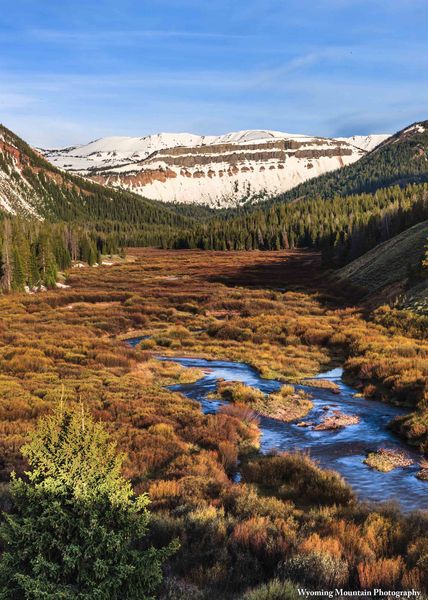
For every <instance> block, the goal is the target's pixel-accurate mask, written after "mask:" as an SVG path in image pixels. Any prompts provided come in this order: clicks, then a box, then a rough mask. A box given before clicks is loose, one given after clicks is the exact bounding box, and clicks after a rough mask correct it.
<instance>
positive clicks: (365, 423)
mask: <svg viewBox="0 0 428 600" xmlns="http://www.w3.org/2000/svg"><path fill="white" fill-rule="evenodd" d="M320 260H321V258H320V255H319V253H317V252H308V251H305V250H294V251H288V252H285V251H282V252H281V251H280V252H229V253H225V252H203V251H198V250H183V251H167V250H155V249H150V248H147V249H144V248H138V249H130V250H128V252H127V257H126V259H125V260H123V261H121V262H120V263H118V264H112V265H106V266H100V267H98V268H93V267H89V266H87V267H84V268H79V269H71V270H69V271H68V272H67V278H66V283H67V285H69V286H70V287H69V288H65V289H56V290H51V291H46V292H44V293H43V294H35V295H32V296H29V295H28V294H15V295H4V296H1V297H0V310H1V313H2V317H3V318H2V323H1V328H0V385H1V388H0V389H1V404H0V430H1V432H2V440H1V478H2V482H3V483H2V503H3V505H4V506H5V505H7V502H8V491H7V489H8V488H7V481H8V478H9V474H10V472H11V470H12V469H16V470H17V471H18V473H21V472H22V470H23V469H24V468H25V463H24V462H23V460H22V457H21V455H20V447H21V445H22V443H23V441H24V439H25V436H26V435H27V433H28V432H29V431H31V430H32V429H33V428H34V426H35V422H36V419H37V417H39V416H41V415H43V414H45V413H49V412H50V411H52V409H53V408H54V407H55V406H56V405H57V404H58V402H60V401H61V402H65V403H67V404H70V405H72V404H73V403H74V402H75V401H76V399H77V400H78V401H79V402H81V403H83V404H84V406H86V407H87V408H88V409H89V410H90V411H91V413H92V414H93V415H94V417H95V418H96V419H99V420H101V421H102V422H103V423H105V425H106V427H107V428H108V430H109V432H110V433H111V435H112V436H113V437H114V439H115V440H116V442H117V444H118V448H119V449H120V450H121V451H125V452H126V456H127V458H126V461H125V465H124V473H125V475H126V476H127V477H129V478H130V480H131V481H132V484H133V487H134V489H135V490H136V492H137V493H143V492H147V493H148V494H149V496H150V499H151V511H152V522H151V526H150V532H149V541H150V542H151V543H153V544H155V546H159V545H160V546H162V545H164V544H165V543H166V542H168V541H170V540H171V539H173V538H177V537H178V538H179V540H180V544H181V547H180V550H179V551H178V553H177V555H176V556H175V557H174V558H173V559H172V561H171V565H170V575H168V576H167V578H166V582H165V586H174V587H175V588H176V587H177V586H181V588H182V589H186V590H187V592H186V593H188V597H189V598H191V597H195V598H196V597H197V593H198V590H199V589H201V588H203V590H204V594H205V595H206V597H209V598H211V597H212V598H214V597H219V594H220V597H222V598H225V599H226V598H238V597H241V596H240V595H242V594H243V593H244V592H245V590H246V589H248V587H252V586H257V585H259V584H260V583H261V582H263V581H265V580H267V579H269V578H271V577H272V576H273V575H274V573H276V572H277V570H278V569H279V568H281V564H282V561H283V560H284V557H286V560H287V561H288V563H289V564H290V565H291V564H296V565H297V564H299V565H300V564H306V562H305V561H307V560H309V559H310V557H311V556H312V557H314V556H317V557H319V555H320V553H321V555H322V556H324V557H327V558H325V559H323V560H325V561H326V564H324V563H322V565H323V566H320V565H318V566H317V567H315V563H314V565H313V567H312V570H311V573H315V572H318V571H317V570H316V569H323V570H321V571H319V573H320V575H319V576H320V577H327V576H328V577H332V578H333V579H332V581H334V582H335V583H337V584H343V585H349V586H352V587H353V588H356V589H359V587H361V586H365V585H366V582H367V581H369V582H372V583H373V585H375V584H376V582H379V581H382V582H383V584H384V585H400V586H404V587H405V586H408V585H412V584H413V582H416V583H415V584H414V585H417V586H419V587H420V588H423V586H426V585H427V583H428V582H426V581H425V577H426V571H425V570H424V568H423V562H422V561H423V558H422V557H421V552H423V550H421V549H422V548H423V544H424V543H425V542H424V540H425V537H424V536H425V534H424V527H425V525H424V523H425V521H424V517H423V515H422V514H420V515H419V516H417V515H413V516H412V515H409V516H407V515H406V514H405V511H406V510H409V509H414V508H418V507H419V508H423V507H424V498H425V494H426V492H425V486H426V485H427V484H426V482H424V481H422V480H421V479H417V478H416V475H417V474H418V471H420V470H422V469H423V464H424V463H423V460H424V459H423V454H422V453H423V451H424V450H425V451H426V449H427V446H426V443H427V441H426V440H427V438H426V428H425V429H424V427H425V423H426V418H427V415H426V408H425V404H424V397H425V396H424V394H425V393H426V384H427V377H428V373H427V370H426V369H427V354H428V346H427V340H426V337H425V336H424V335H422V336H421V335H418V331H419V330H418V324H419V322H418V321H417V319H416V317H415V321H414V322H412V321H411V322H409V315H408V314H406V315H404V316H405V317H406V318H405V319H403V320H402V321H401V320H400V311H396V313H395V319H394V320H393V321H392V320H391V316H392V313H393V312H394V311H391V309H386V308H383V309H378V310H377V311H374V312H368V311H367V309H366V308H365V307H364V306H359V305H355V304H354V303H353V302H352V301H351V299H350V298H347V297H346V294H345V295H342V293H341V291H340V288H337V287H335V284H334V283H333V282H331V281H329V279H328V278H326V277H325V273H324V272H323V270H322V268H321V263H320ZM106 261H107V262H108V259H107V258H106ZM412 328H413V329H412ZM411 331H413V333H410V332H411ZM130 338H134V340H135V341H134V344H133V346H134V347H131V346H130V345H129V344H127V343H126V340H129V339H130ZM160 356H162V357H164V358H166V359H168V360H162V361H161V360H159V357H160ZM183 357H187V358H186V360H183ZM171 361H172V362H171ZM212 361H214V362H212ZM178 363H180V364H178ZM238 363H239V364H238ZM183 365H185V366H183ZM246 365H249V366H246ZM342 366H343V369H344V375H343V381H342V380H341V379H340V378H339V379H335V380H334V381H336V384H337V385H338V386H339V387H340V395H337V394H333V393H332V392H330V391H329V390H328V389H322V388H321V389H317V388H314V387H310V388H309V387H307V386H305V380H306V379H308V378H310V379H313V378H314V376H316V375H317V374H319V373H325V374H326V375H324V378H325V377H329V375H328V372H329V371H331V370H332V369H338V368H339V367H342ZM217 377H223V378H226V379H229V380H239V381H241V382H242V381H245V382H246V383H247V384H248V385H249V386H250V387H249V389H243V390H241V392H240V394H241V395H240V396H239V399H238V400H236V401H232V402H231V403H224V402H221V401H220V402H219V401H218V400H215V399H211V400H210V399H205V398H203V399H202V406H203V409H204V410H201V404H200V400H201V392H202V395H205V392H207V391H212V390H213V389H214V388H215V385H216V384H215V380H216V379H217ZM272 380H275V381H274V382H272ZM206 384H207V386H206ZM290 385H291V386H293V387H295V389H296V390H298V389H299V388H300V387H301V386H303V387H304V388H305V392H308V393H309V394H310V395H311V396H312V398H313V402H314V404H315V413H312V414H311V413H310V412H309V413H308V414H307V415H306V416H304V417H302V418H300V419H299V421H301V420H303V419H304V420H309V419H314V417H316V418H315V420H316V422H319V420H320V418H321V415H320V413H321V412H323V413H324V411H323V410H322V406H325V405H330V406H331V408H330V411H332V410H334V409H335V407H334V406H333V405H338V407H340V410H342V411H345V412H349V413H350V414H359V415H360V417H361V427H362V428H363V429H362V431H364V432H365V435H367V438H364V437H363V435H362V434H361V433H360V434H358V431H359V427H360V425H358V424H356V425H348V426H346V427H344V428H343V429H340V430H337V431H333V432H332V431H315V430H313V429H312V428H311V427H309V428H298V427H296V422H294V423H293V422H292V423H290V424H287V423H281V422H279V421H272V419H268V418H266V417H259V416H258V415H257V410H254V409H253V408H252V405H251V398H252V397H253V395H254V392H253V391H252V390H253V387H254V388H261V389H265V390H266V391H268V390H269V389H270V388H272V387H273V388H275V389H279V388H280V387H281V386H286V387H287V386H290ZM324 385H325V384H324ZM348 386H351V387H353V388H354V389H353V390H352V389H351V388H350V387H348ZM356 392H358V393H357V395H356V396H355V393H356ZM360 394H361V398H359V395H360ZM284 398H286V395H284ZM379 401H381V402H379ZM214 407H215V410H213V408H214ZM336 408H337V407H336ZM330 414H331V413H330ZM401 415H404V416H401ZM394 417H395V418H396V419H395V420H394ZM391 419H392V420H393V423H395V424H394V425H393V428H392V430H390V429H389V427H388V423H389V422H390V420H391ZM397 419H398V420H397ZM284 428H285V429H284ZM285 431H287V432H288V433H287V435H285V434H284V432H285ZM353 431H355V437H354V434H353ZM393 432H396V433H393ZM397 433H399V434H400V436H401V438H400V437H397ZM356 438H359V439H356ZM298 440H301V443H299V441H298ZM310 440H311V441H310ZM323 440H324V442H323ZM327 440H328V441H331V444H328V443H327V446H326V447H325V446H324V444H325V442H327ZM335 441H337V444H336V443H335ZM275 447H276V449H277V450H278V451H280V453H276V452H274V453H270V452H269V450H270V449H271V448H275ZM323 447H325V448H329V449H328V452H331V453H333V454H334V458H333V454H332V456H331V457H330V458H329V459H328V458H327V457H328V455H327V454H326V455H325V456H324V454H323V452H324V450H323ZM383 447H387V448H394V447H395V448H400V449H401V450H402V451H404V452H405V453H406V454H407V455H408V456H409V457H411V459H412V466H411V467H399V466H397V468H395V469H393V470H392V471H391V472H390V473H387V474H385V473H382V472H380V471H376V470H373V469H372V468H371V467H369V466H368V465H366V464H364V463H363V460H364V458H365V455H366V454H367V453H368V452H370V451H376V450H379V449H380V448H383ZM305 449H309V454H306V453H304V452H303V453H302V451H304V450H305ZM298 450H300V452H299V451H298ZM296 451H297V452H296ZM326 451H327V450H326ZM318 463H319V464H318ZM326 467H327V468H331V467H333V468H337V469H338V470H339V471H341V472H342V473H343V474H344V475H345V479H342V477H341V476H340V475H339V474H337V473H336V472H334V471H331V470H326ZM238 473H239V476H238V475H237V474H238ZM400 482H401V483H400ZM349 483H354V484H355V490H354V489H352V488H351V487H350V486H349ZM376 487H379V488H380V487H382V494H381V495H380V497H376V493H375V490H376ZM370 490H371V491H370ZM393 497H394V498H395V499H396V500H398V503H399V505H400V504H401V507H400V506H399V505H391V504H382V503H379V500H382V499H389V498H393ZM364 500H368V501H369V502H368V503H367V502H364ZM373 501H374V502H373ZM400 508H401V509H404V512H403V511H402V510H400ZM213 539H215V544H213ZM374 540H378V541H377V542H376V543H375V542H374ZM272 544H273V545H272ZM333 547H334V548H335V550H334V554H331V552H332V550H331V548H333ZM330 556H334V561H335V562H334V565H335V566H334V568H333V567H332V566H328V564H330V563H328V561H329V560H330V559H329V558H328V557H330ZM314 560H315V559H314ZM317 560H318V559H317ZM288 563H287V564H288ZM327 563H328V564H327ZM311 564H312V563H311ZM287 568H288V567H287ZM293 568H294V567H293ZM295 568H296V569H297V567H295ZM299 569H300V567H299ZM290 572H294V571H291V567H290ZM295 572H296V575H295V577H299V580H300V581H302V578H304V575H303V573H304V571H303V570H301V569H300V570H298V571H295ZM327 574H328V575H327ZM410 582H412V583H410ZM370 585H371V584H370ZM192 594H193V596H192Z"/></svg>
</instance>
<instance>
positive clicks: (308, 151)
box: [40, 130, 388, 208]
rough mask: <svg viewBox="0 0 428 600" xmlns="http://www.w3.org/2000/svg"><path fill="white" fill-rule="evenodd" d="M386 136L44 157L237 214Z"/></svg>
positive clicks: (68, 151)
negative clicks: (234, 209)
mask: <svg viewBox="0 0 428 600" xmlns="http://www.w3.org/2000/svg"><path fill="white" fill-rule="evenodd" d="M387 137H388V136H387V135H372V136H354V137H353V138H340V139H330V138H322V137H311V136H307V135H293V134H288V133H282V132H280V131H264V130H254V131H238V132H233V133H227V134H225V135H221V136H198V135H193V134H188V133H178V134H173V133H160V134H157V135H150V136H146V137H107V138H101V139H99V140H96V141H94V142H90V143H89V144H87V145H83V146H73V147H69V148H61V149H40V152H41V153H43V154H44V156H45V157H46V158H47V159H48V160H49V161H50V162H51V163H52V164H53V165H55V166H56V167H58V168H60V169H63V170H66V171H70V172H72V173H79V174H80V175H83V176H85V177H89V178H91V179H92V180H94V181H96V182H98V183H101V184H105V185H108V186H111V187H119V188H122V189H125V190H129V191H133V192H135V193H137V194H140V195H142V196H145V197H147V198H152V199H155V200H162V201H164V202H174V203H185V204H204V205H208V206H210V207H213V208H230V207H236V206H241V205H243V204H247V203H253V202H256V201H259V200H264V199H266V198H270V197H272V196H275V195H278V194H281V193H283V192H285V191H287V190H289V189H291V188H293V187H295V186H296V185H298V184H300V183H302V182H303V181H306V180H307V179H309V178H314V177H317V176H319V175H321V174H323V173H326V172H328V171H332V170H336V169H339V168H341V167H343V166H345V165H349V164H351V163H354V162H355V161H358V160H359V159H361V158H362V157H364V156H365V155H366V154H367V152H368V151H369V150H371V149H372V148H374V147H376V146H377V145H378V144H380V143H381V142H383V141H384V140H385V139H386V138H387Z"/></svg>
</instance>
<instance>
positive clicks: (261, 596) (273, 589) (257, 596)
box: [241, 579, 300, 600]
mask: <svg viewBox="0 0 428 600" xmlns="http://www.w3.org/2000/svg"><path fill="white" fill-rule="evenodd" d="M298 598H300V596H299V593H298V591H297V587H296V585H295V584H294V583H292V582H291V581H288V580H286V581H280V580H279V579H272V581H269V582H268V583H265V584H263V585H261V586H259V587H258V588H256V589H254V590H251V591H249V592H247V593H246V594H245V595H244V596H242V598H241V600H297V599H298Z"/></svg>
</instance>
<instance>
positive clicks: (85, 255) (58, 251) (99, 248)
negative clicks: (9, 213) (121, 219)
mask: <svg viewBox="0 0 428 600" xmlns="http://www.w3.org/2000/svg"><path fill="white" fill-rule="evenodd" d="M118 250H119V244H118V238H117V236H115V235H114V234H113V235H112V234H110V235H107V234H103V233H96V232H94V231H93V230H89V229H85V228H83V227H80V228H79V227H72V226H70V225H68V224H65V223H48V222H39V221H28V220H24V219H19V218H3V219H0V290H1V291H2V292H6V293H8V292H21V291H24V290H25V289H26V288H27V289H30V290H31V289H40V288H41V287H46V288H53V287H55V285H56V282H57V278H58V272H59V271H63V270H65V269H68V268H70V267H71V264H72V261H73V260H74V261H76V260H79V261H83V262H85V263H87V264H89V265H91V266H92V265H94V264H95V263H100V261H101V255H102V254H112V253H115V252H118Z"/></svg>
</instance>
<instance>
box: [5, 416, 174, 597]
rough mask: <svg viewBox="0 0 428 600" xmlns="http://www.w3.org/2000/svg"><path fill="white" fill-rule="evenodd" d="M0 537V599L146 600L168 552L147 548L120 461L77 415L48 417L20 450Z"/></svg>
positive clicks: (143, 519)
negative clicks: (23, 467)
mask: <svg viewBox="0 0 428 600" xmlns="http://www.w3.org/2000/svg"><path fill="white" fill-rule="evenodd" d="M23 454H24V455H25V456H26V457H27V460H28V463H29V465H30V469H31V470H30V471H28V472H27V473H26V477H25V479H23V478H18V477H16V476H13V477H12V483H11V494H12V499H13V509H12V511H11V513H9V514H6V516H5V519H4V521H3V523H2V524H1V527H0V538H1V540H2V543H3V547H4V553H3V555H2V557H1V560H0V598H4V599H5V600H6V599H8V600H15V599H16V600H23V599H25V600H27V599H32V600H33V599H34V600H39V599H40V598H45V599H46V600H58V599H63V600H71V599H73V600H93V599H95V598H98V599H100V600H104V599H105V600H119V599H120V600H122V599H125V598H126V599H127V600H132V599H135V600H137V599H138V600H147V599H149V598H152V595H151V593H152V592H153V591H154V590H155V589H156V588H157V586H158V585H159V584H160V582H161V579H162V571H161V566H162V562H163V561H164V560H165V558H166V557H167V556H168V555H169V554H170V553H171V552H172V550H173V548H172V547H171V546H170V547H168V548H164V549H161V550H156V549H154V548H152V547H150V548H147V547H146V548H145V547H144V537H145V534H146V531H147V525H148V521H149V512H148V510H147V504H148V499H147V497H146V496H145V495H142V496H139V497H136V496H135V495H134V493H133V491H132V488H131V485H130V483H129V482H128V481H126V480H125V479H124V478H123V477H122V475H121V466H122V462H123V456H120V455H118V454H117V452H116V447H115V444H114V443H113V442H111V441H110V440H109V438H108V435H107V433H106V431H105V430H104V428H103V426H102V425H101V424H100V423H95V422H94V421H93V420H92V418H91V417H90V416H89V415H88V414H87V413H86V412H84V411H83V410H79V409H74V410H73V409H67V410H63V409H61V408H60V409H59V410H57V411H56V413H55V414H54V415H53V416H49V417H44V418H43V419H42V420H41V421H40V422H39V426H38V429H37V430H36V431H35V433H33V434H32V437H31V441H30V442H29V443H28V444H27V445H26V446H25V447H24V449H23Z"/></svg>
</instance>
